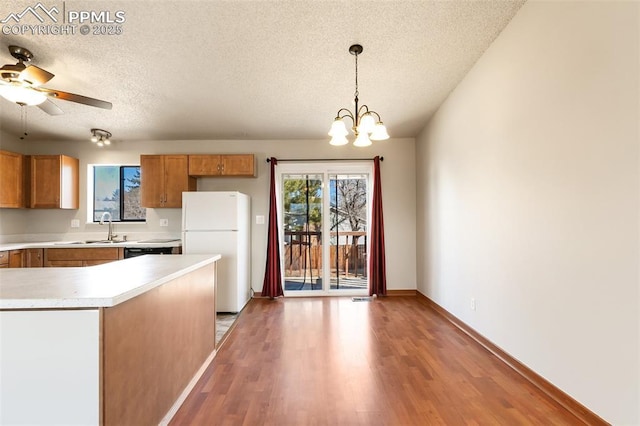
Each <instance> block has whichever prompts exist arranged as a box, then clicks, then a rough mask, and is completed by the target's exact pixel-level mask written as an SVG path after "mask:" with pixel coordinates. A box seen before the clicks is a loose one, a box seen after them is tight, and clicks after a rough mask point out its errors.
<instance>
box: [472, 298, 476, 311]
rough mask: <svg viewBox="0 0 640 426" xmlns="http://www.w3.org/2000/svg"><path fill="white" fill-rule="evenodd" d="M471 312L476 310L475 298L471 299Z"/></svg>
mask: <svg viewBox="0 0 640 426" xmlns="http://www.w3.org/2000/svg"><path fill="white" fill-rule="evenodd" d="M471 310H472V311H475V310H476V299H475V297H472V298H471Z"/></svg>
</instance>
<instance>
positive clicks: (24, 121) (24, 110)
mask: <svg viewBox="0 0 640 426" xmlns="http://www.w3.org/2000/svg"><path fill="white" fill-rule="evenodd" d="M20 124H21V125H22V136H20V139H24V138H25V136H27V108H26V105H24V104H22V105H20Z"/></svg>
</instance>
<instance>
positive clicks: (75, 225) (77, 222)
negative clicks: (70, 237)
mask: <svg viewBox="0 0 640 426" xmlns="http://www.w3.org/2000/svg"><path fill="white" fill-rule="evenodd" d="M71 227H72V228H80V220H79V219H71Z"/></svg>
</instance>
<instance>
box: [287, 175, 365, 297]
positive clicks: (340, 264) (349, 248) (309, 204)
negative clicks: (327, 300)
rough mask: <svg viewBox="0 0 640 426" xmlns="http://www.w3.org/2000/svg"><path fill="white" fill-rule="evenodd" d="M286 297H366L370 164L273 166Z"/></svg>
mask: <svg viewBox="0 0 640 426" xmlns="http://www.w3.org/2000/svg"><path fill="white" fill-rule="evenodd" d="M278 172H279V175H278V177H279V189H280V206H279V208H280V214H279V217H280V218H281V224H280V225H281V226H280V228H281V238H280V241H281V255H282V256H281V258H282V263H283V265H282V271H283V275H284V276H283V283H284V291H285V295H286V296H310V295H328V294H344V295H364V294H368V277H367V270H368V268H367V267H368V257H367V241H368V233H369V228H368V226H367V225H368V223H369V210H370V208H369V203H370V194H369V192H370V188H371V185H370V176H371V166H370V165H369V164H366V165H365V164H361V163H360V164H359V163H349V164H344V163H342V164H341V163H280V164H278Z"/></svg>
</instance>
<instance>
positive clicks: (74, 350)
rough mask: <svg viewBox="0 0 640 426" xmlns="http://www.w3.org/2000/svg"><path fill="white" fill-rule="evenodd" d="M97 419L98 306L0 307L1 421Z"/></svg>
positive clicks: (94, 421) (85, 421)
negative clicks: (53, 308) (34, 308)
mask: <svg viewBox="0 0 640 426" xmlns="http://www.w3.org/2000/svg"><path fill="white" fill-rule="evenodd" d="M99 423H100V312H99V310H98V309H91V310H11V311H0V424H3V425H11V424H37V425H61V424H65V425H71V424H82V425H89V424H91V425H95V424H99Z"/></svg>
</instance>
